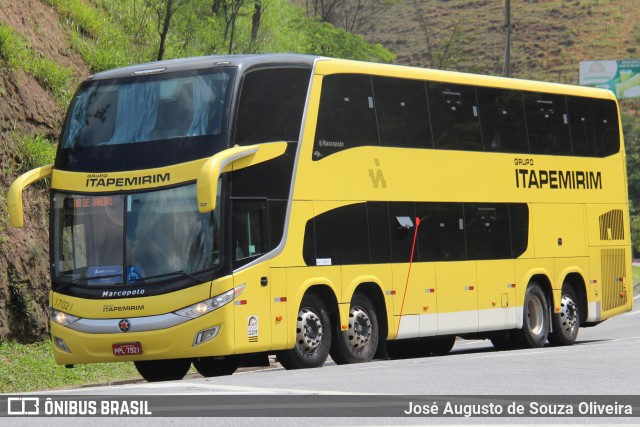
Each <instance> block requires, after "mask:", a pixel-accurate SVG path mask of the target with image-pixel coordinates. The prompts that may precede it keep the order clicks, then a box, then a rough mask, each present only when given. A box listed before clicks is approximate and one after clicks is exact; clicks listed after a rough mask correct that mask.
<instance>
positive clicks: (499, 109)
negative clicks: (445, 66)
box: [476, 87, 529, 153]
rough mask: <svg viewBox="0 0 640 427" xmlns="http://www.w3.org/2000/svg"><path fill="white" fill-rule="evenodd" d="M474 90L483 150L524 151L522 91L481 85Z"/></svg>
mask: <svg viewBox="0 0 640 427" xmlns="http://www.w3.org/2000/svg"><path fill="white" fill-rule="evenodd" d="M476 90H477V92H478V104H479V105H480V119H481V122H482V135H483V137H484V149H485V150H486V151H497V152H502V153H528V152H529V143H528V141H527V128H526V125H525V120H524V104H523V102H522V92H520V91H516V90H504V89H493V88H483V87H479V88H477V89H476Z"/></svg>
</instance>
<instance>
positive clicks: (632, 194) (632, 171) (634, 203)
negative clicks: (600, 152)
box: [622, 113, 640, 258]
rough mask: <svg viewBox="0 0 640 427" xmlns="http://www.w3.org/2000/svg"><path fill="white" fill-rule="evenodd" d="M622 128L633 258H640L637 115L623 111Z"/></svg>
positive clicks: (639, 140)
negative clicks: (625, 153) (625, 156)
mask: <svg viewBox="0 0 640 427" xmlns="http://www.w3.org/2000/svg"><path fill="white" fill-rule="evenodd" d="M622 130H623V132H624V140H625V148H626V152H627V177H628V181H629V182H628V184H629V207H630V210H631V241H632V244H633V251H634V258H640V125H639V124H638V117H637V116H631V115H630V114H624V113H623V114H622Z"/></svg>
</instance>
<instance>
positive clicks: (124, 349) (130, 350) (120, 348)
mask: <svg viewBox="0 0 640 427" xmlns="http://www.w3.org/2000/svg"><path fill="white" fill-rule="evenodd" d="M112 347H113V354H114V355H115V356H131V355H134V354H142V344H140V343H139V342H127V343H119V344H113V346H112Z"/></svg>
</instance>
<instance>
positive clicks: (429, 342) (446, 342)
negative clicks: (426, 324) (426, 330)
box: [423, 335, 456, 356]
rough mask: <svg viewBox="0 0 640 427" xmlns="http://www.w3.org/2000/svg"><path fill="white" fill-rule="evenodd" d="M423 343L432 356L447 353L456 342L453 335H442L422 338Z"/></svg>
mask: <svg viewBox="0 0 640 427" xmlns="http://www.w3.org/2000/svg"><path fill="white" fill-rule="evenodd" d="M423 341H424V344H423V345H425V346H426V348H427V350H428V352H429V354H432V355H434V356H444V355H445V354H448V353H449V352H450V351H451V349H452V348H453V345H454V344H455V343H456V336H455V335H446V336H442V337H429V338H423Z"/></svg>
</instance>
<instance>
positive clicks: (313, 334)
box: [296, 308, 322, 353]
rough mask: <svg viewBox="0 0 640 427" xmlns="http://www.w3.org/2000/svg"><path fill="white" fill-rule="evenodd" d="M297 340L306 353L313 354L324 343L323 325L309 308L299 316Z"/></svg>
mask: <svg viewBox="0 0 640 427" xmlns="http://www.w3.org/2000/svg"><path fill="white" fill-rule="evenodd" d="M297 326H298V328H297V335H296V339H297V341H298V345H299V346H300V348H301V349H302V350H303V351H304V352H305V353H313V352H314V351H316V349H317V348H318V347H320V344H321V343H322V323H321V322H320V318H319V317H318V315H317V314H316V313H315V312H313V311H312V310H311V309H309V308H303V309H302V310H300V313H299V314H298V325H297Z"/></svg>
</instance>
